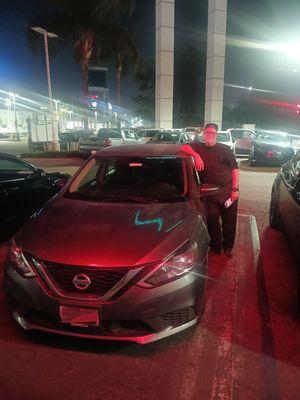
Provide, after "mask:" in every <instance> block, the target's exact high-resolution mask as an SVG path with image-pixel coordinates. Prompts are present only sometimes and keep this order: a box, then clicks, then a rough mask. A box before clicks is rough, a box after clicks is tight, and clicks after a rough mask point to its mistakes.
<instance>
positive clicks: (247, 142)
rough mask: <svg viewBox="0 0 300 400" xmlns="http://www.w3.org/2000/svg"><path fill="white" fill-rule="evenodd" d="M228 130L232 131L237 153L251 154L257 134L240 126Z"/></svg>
mask: <svg viewBox="0 0 300 400" xmlns="http://www.w3.org/2000/svg"><path fill="white" fill-rule="evenodd" d="M227 131H228V132H230V133H231V136H232V139H233V141H234V142H235V152H236V154H240V155H243V154H249V153H250V151H251V146H252V143H253V141H254V139H255V137H256V134H255V133H254V132H251V131H248V130H246V129H240V128H231V129H227Z"/></svg>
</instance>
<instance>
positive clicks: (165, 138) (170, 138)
mask: <svg viewBox="0 0 300 400" xmlns="http://www.w3.org/2000/svg"><path fill="white" fill-rule="evenodd" d="M191 141H192V140H191V139H190V137H189V136H188V134H187V133H185V132H178V131H160V132H158V133H157V134H156V135H155V136H153V137H152V138H151V139H150V140H149V142H148V143H150V144H153V143H172V144H184V143H189V142H191Z"/></svg>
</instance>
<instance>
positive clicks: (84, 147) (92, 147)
mask: <svg viewBox="0 0 300 400" xmlns="http://www.w3.org/2000/svg"><path fill="white" fill-rule="evenodd" d="M138 143H139V139H138V137H137V135H136V134H135V133H134V132H132V131H131V130H129V129H118V128H101V129H99V131H98V134H97V135H90V136H88V137H87V138H81V139H80V140H79V151H80V152H81V153H83V155H84V156H89V155H90V154H91V153H93V152H95V151H98V150H100V149H102V148H105V147H109V146H119V145H123V144H138Z"/></svg>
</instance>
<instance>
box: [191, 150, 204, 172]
mask: <svg viewBox="0 0 300 400" xmlns="http://www.w3.org/2000/svg"><path fill="white" fill-rule="evenodd" d="M192 157H193V159H194V163H195V168H196V170H197V171H202V170H203V169H204V162H203V160H202V158H201V157H200V156H199V154H197V153H196V152H195V154H194V155H193V156H192Z"/></svg>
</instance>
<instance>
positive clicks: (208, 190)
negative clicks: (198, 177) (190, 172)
mask: <svg viewBox="0 0 300 400" xmlns="http://www.w3.org/2000/svg"><path fill="white" fill-rule="evenodd" d="M218 193H219V186H216V185H215V184H214V183H203V184H202V185H200V186H199V195H200V197H208V196H215V195H216V194H218Z"/></svg>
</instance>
